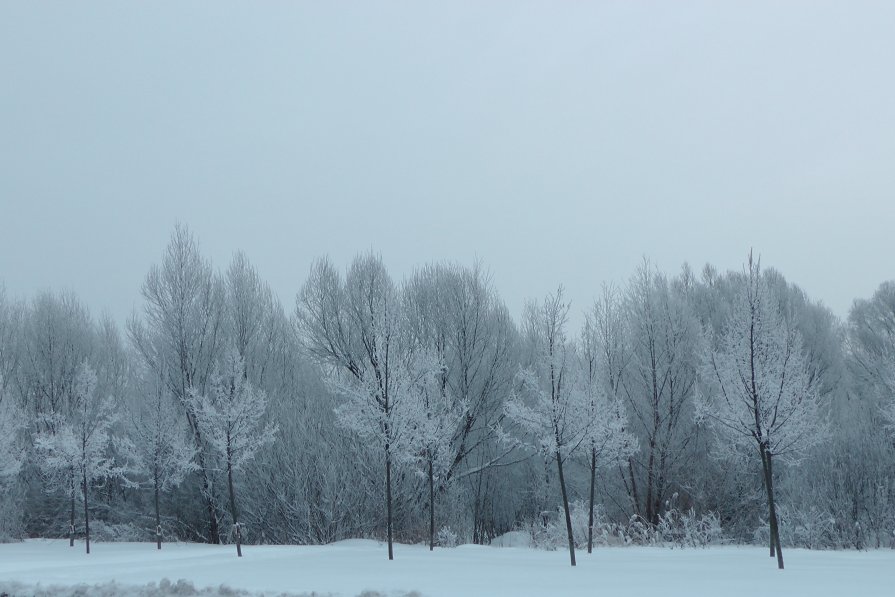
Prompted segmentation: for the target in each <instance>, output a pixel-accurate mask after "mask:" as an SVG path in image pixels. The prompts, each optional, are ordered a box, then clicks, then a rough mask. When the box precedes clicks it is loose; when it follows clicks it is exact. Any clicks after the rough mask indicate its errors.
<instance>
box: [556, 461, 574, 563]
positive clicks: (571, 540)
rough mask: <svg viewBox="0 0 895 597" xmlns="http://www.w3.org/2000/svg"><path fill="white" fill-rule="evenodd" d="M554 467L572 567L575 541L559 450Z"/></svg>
mask: <svg viewBox="0 0 895 597" xmlns="http://www.w3.org/2000/svg"><path fill="white" fill-rule="evenodd" d="M556 467H557V469H559V488H560V491H561V493H562V507H563V509H564V510H565V513H566V534H567V535H568V537H569V558H570V559H571V561H572V566H574V565H575V539H574V537H572V516H571V514H570V513H569V496H568V494H567V493H566V479H565V477H564V476H563V472H562V457H561V456H560V454H559V450H557V451H556Z"/></svg>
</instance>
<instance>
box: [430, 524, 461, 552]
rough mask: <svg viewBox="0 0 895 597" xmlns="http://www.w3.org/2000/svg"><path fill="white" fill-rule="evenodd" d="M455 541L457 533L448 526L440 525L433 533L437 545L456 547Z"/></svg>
mask: <svg viewBox="0 0 895 597" xmlns="http://www.w3.org/2000/svg"><path fill="white" fill-rule="evenodd" d="M457 542H458V541H457V533H455V532H454V531H452V530H451V529H450V527H448V526H443V527H441V530H440V531H438V532H437V533H435V544H436V545H438V546H439V547H457Z"/></svg>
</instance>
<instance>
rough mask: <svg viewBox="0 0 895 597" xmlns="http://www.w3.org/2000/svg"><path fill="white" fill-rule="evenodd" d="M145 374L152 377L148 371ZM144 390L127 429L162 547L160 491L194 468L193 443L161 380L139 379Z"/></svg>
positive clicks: (173, 486) (174, 485) (163, 490)
mask: <svg viewBox="0 0 895 597" xmlns="http://www.w3.org/2000/svg"><path fill="white" fill-rule="evenodd" d="M146 376H147V377H153V374H152V373H151V372H147V373H146ZM141 385H142V386H143V388H144V391H143V392H142V393H141V396H140V398H139V402H138V404H137V405H136V406H135V411H136V412H135V415H134V416H133V418H132V424H131V429H130V439H131V448H132V452H133V454H134V464H135V466H134V468H135V469H136V472H138V473H140V474H141V475H142V476H145V478H146V482H145V485H146V486H148V487H149V488H151V490H152V498H153V508H154V511H155V538H156V546H157V549H161V548H162V520H161V508H160V497H161V494H162V493H164V492H167V491H170V490H171V489H174V488H175V487H177V486H178V485H180V483H181V482H182V481H183V479H184V477H185V476H186V475H187V474H188V473H190V472H193V471H195V470H196V468H197V466H196V463H195V456H196V447H195V445H194V444H193V442H190V441H187V436H186V431H187V430H186V429H184V427H185V425H184V423H183V417H182V415H181V414H180V410H179V409H178V408H177V405H176V404H175V399H174V397H173V396H172V395H171V393H170V392H169V391H168V390H167V388H166V387H165V385H164V383H162V382H161V380H156V381H155V383H150V382H147V381H146V380H145V379H144V380H141Z"/></svg>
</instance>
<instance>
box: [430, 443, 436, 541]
mask: <svg viewBox="0 0 895 597" xmlns="http://www.w3.org/2000/svg"><path fill="white" fill-rule="evenodd" d="M433 477H434V475H433V474H432V456H431V455H430V456H429V551H432V550H434V549H435V480H434V478H433Z"/></svg>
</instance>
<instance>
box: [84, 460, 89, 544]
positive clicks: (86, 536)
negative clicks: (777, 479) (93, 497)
mask: <svg viewBox="0 0 895 597" xmlns="http://www.w3.org/2000/svg"><path fill="white" fill-rule="evenodd" d="M83 473H84V476H83V479H82V481H83V483H84V485H83V490H84V540H85V541H86V545H87V553H88V554H89V553H90V510H88V509H87V471H83Z"/></svg>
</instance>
